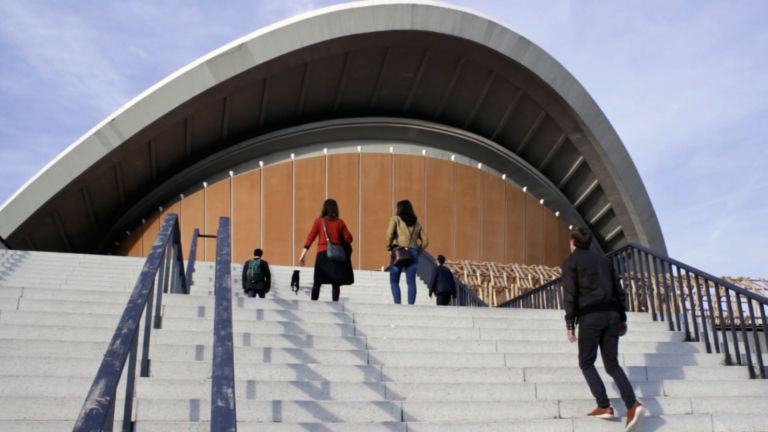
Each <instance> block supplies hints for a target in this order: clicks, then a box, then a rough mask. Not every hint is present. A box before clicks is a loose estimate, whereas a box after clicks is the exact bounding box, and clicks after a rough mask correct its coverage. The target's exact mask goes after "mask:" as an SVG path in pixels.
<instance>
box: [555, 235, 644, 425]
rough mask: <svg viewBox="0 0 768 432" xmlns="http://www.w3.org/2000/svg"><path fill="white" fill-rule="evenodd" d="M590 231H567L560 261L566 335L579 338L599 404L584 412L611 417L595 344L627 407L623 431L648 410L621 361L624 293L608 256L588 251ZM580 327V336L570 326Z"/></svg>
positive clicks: (582, 361)
mask: <svg viewBox="0 0 768 432" xmlns="http://www.w3.org/2000/svg"><path fill="white" fill-rule="evenodd" d="M591 242H592V233H590V232H589V230H587V229H586V228H583V227H578V228H574V229H572V230H571V255H570V256H568V258H566V259H565V261H563V267H562V270H563V293H564V302H565V324H566V327H567V329H568V340H569V341H571V342H576V341H577V340H578V342H579V367H580V368H581V371H582V373H583V374H584V378H586V380H587V384H588V385H589V389H590V390H591V391H592V395H593V396H594V397H595V399H596V400H597V408H595V409H594V410H593V411H592V412H591V413H589V414H588V415H589V416H591V417H597V418H602V419H610V418H612V417H613V408H612V407H611V404H610V401H609V400H608V396H607V395H606V392H605V385H603V381H602V380H601V379H600V375H598V373H597V370H596V369H595V359H596V358H597V348H598V347H600V355H601V356H602V359H603V366H605V370H606V372H608V374H609V375H610V376H611V377H612V378H613V381H614V382H615V383H616V386H617V387H618V388H619V392H620V393H621V398H622V399H623V400H624V404H625V405H626V406H627V424H626V429H625V430H626V431H631V430H633V429H634V428H635V427H637V425H638V424H639V422H640V420H641V419H642V418H643V416H644V415H645V414H646V410H645V408H644V407H643V405H642V404H641V403H640V402H638V401H637V399H635V392H634V391H633V390H632V385H631V384H630V383H629V380H628V379H627V376H626V375H625V374H624V370H623V369H622V368H621V366H619V361H618V349H619V336H623V335H624V334H625V333H626V332H627V314H626V312H625V306H624V305H625V295H624V291H623V289H622V288H621V286H620V285H619V281H618V279H617V277H616V274H615V273H614V271H613V265H612V264H611V260H610V259H608V258H606V257H604V256H602V255H600V254H597V253H595V252H592V251H590V250H589V245H590V243H591ZM577 324H578V326H579V337H578V338H577V337H576V335H575V333H574V329H575V327H576V325H577Z"/></svg>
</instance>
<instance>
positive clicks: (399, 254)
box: [390, 225, 421, 266]
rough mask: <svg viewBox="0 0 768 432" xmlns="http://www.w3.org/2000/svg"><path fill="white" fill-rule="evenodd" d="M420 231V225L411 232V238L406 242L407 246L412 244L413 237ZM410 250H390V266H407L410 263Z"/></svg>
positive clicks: (401, 248) (405, 248)
mask: <svg viewBox="0 0 768 432" xmlns="http://www.w3.org/2000/svg"><path fill="white" fill-rule="evenodd" d="M420 230H421V225H418V226H417V227H416V228H414V229H413V231H411V238H410V240H408V245H409V246H410V245H412V244H413V236H414V235H415V234H416V233H417V232H419V231H420ZM409 249H410V248H408V247H405V246H403V247H397V248H394V249H392V252H390V253H391V255H392V265H395V266H400V265H408V263H409V262H410V261H411V254H410V253H408V250H409Z"/></svg>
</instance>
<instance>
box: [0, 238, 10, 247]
mask: <svg viewBox="0 0 768 432" xmlns="http://www.w3.org/2000/svg"><path fill="white" fill-rule="evenodd" d="M0 249H12V248H11V246H10V245H9V244H8V242H6V241H5V239H4V238H3V236H0Z"/></svg>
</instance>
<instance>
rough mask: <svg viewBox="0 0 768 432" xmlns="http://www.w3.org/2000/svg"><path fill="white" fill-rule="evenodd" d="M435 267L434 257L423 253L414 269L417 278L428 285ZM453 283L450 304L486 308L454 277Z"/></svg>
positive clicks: (425, 252)
mask: <svg viewBox="0 0 768 432" xmlns="http://www.w3.org/2000/svg"><path fill="white" fill-rule="evenodd" d="M435 267H437V264H436V260H435V257H433V256H432V255H431V254H430V253H429V252H427V251H423V252H422V253H421V255H419V265H418V267H417V268H416V273H418V275H419V277H420V278H421V279H422V280H423V281H425V282H427V283H429V280H430V279H431V277H432V271H433V270H434V269H435ZM453 281H454V283H455V284H456V296H455V297H454V298H453V300H451V304H453V305H455V306H471V307H488V303H486V302H484V301H483V300H482V299H481V298H480V297H479V296H478V295H477V294H475V292H474V291H472V290H471V289H470V288H469V287H468V286H466V285H465V284H464V282H462V281H461V280H459V278H457V277H456V276H454V277H453Z"/></svg>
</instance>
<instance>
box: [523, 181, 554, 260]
mask: <svg viewBox="0 0 768 432" xmlns="http://www.w3.org/2000/svg"><path fill="white" fill-rule="evenodd" d="M525 200H526V204H525V210H526V214H525V234H526V236H525V244H526V256H525V263H526V264H545V261H546V257H545V248H546V244H545V242H544V238H545V236H544V233H545V232H544V229H545V228H546V225H545V218H546V215H545V214H544V212H547V211H549V210H548V209H547V208H546V207H544V206H542V205H540V204H539V202H538V201H536V200H535V199H533V198H532V197H531V196H530V195H527V194H526V196H525Z"/></svg>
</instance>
